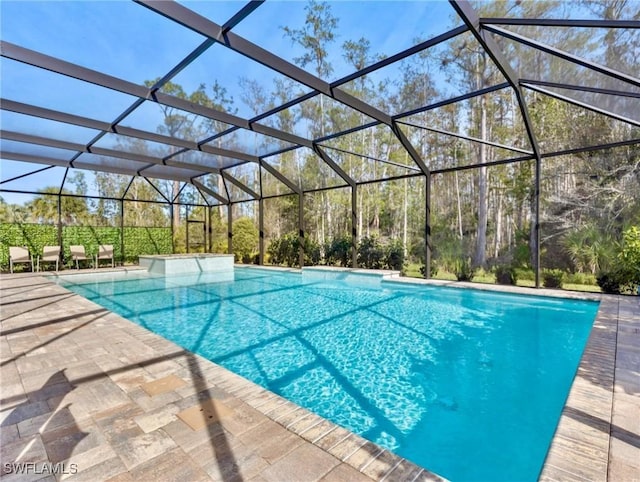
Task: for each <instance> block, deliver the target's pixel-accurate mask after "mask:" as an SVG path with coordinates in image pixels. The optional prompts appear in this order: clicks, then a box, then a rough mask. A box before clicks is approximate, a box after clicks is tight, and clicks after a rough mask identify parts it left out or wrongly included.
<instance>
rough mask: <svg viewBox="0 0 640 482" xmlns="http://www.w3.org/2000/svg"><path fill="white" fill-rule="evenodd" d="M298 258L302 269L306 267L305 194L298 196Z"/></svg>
mask: <svg viewBox="0 0 640 482" xmlns="http://www.w3.org/2000/svg"><path fill="white" fill-rule="evenodd" d="M298 245H299V246H298V258H299V262H300V268H302V267H303V266H304V193H303V192H302V191H301V192H300V194H298Z"/></svg>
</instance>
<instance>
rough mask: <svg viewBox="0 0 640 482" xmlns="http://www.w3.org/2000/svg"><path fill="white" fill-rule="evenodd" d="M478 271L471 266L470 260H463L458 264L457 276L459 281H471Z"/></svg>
mask: <svg viewBox="0 0 640 482" xmlns="http://www.w3.org/2000/svg"><path fill="white" fill-rule="evenodd" d="M475 273H476V269H475V268H473V267H472V266H471V260H470V259H469V258H462V259H460V260H458V261H457V262H456V267H455V275H456V279H457V280H458V281H471V280H472V279H473V277H474V275H475Z"/></svg>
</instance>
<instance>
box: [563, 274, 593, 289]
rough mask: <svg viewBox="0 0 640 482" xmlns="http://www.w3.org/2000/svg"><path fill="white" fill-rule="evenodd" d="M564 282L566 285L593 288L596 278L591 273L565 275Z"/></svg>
mask: <svg viewBox="0 0 640 482" xmlns="http://www.w3.org/2000/svg"><path fill="white" fill-rule="evenodd" d="M564 281H565V283H568V284H576V285H592V286H593V285H595V284H596V277H595V276H594V275H592V274H591V273H567V274H566V275H565V277H564Z"/></svg>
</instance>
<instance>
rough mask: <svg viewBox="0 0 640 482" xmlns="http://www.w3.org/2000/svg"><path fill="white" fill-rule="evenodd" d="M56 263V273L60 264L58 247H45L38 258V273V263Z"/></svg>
mask: <svg viewBox="0 0 640 482" xmlns="http://www.w3.org/2000/svg"><path fill="white" fill-rule="evenodd" d="M41 261H42V262H45V263H56V271H58V266H59V263H60V246H45V247H44V248H42V256H38V271H40V262H41Z"/></svg>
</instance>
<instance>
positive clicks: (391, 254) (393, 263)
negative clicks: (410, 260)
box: [384, 239, 404, 271]
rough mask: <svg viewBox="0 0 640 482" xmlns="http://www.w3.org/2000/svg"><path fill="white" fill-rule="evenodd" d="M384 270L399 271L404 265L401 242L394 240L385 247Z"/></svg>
mask: <svg viewBox="0 0 640 482" xmlns="http://www.w3.org/2000/svg"><path fill="white" fill-rule="evenodd" d="M384 264H385V268H387V269H393V270H396V271H401V270H402V266H403V265H404V246H403V245H402V241H400V240H399V239H396V240H394V241H392V242H391V243H389V245H388V246H387V253H386V256H385V262H384Z"/></svg>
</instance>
